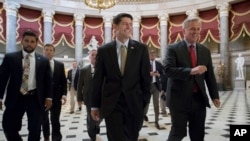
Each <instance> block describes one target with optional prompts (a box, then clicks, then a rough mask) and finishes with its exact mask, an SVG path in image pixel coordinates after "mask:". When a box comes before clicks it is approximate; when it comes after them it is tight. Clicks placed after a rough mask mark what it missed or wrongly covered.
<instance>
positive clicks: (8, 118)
mask: <svg viewBox="0 0 250 141" xmlns="http://www.w3.org/2000/svg"><path fill="white" fill-rule="evenodd" d="M42 110H43V109H42V108H41V106H40V105H39V101H38V97H37V94H36V93H34V95H26V96H23V95H22V94H21V93H20V94H19V96H18V99H17V102H16V104H15V105H13V106H12V107H6V109H5V111H4V113H3V121H2V126H3V130H4V134H5V136H6V138H7V140H8V141H22V138H21V136H20V135H19V131H20V130H21V129H22V118H23V115H24V113H26V114H27V118H28V131H29V135H28V141H40V134H41V123H42Z"/></svg>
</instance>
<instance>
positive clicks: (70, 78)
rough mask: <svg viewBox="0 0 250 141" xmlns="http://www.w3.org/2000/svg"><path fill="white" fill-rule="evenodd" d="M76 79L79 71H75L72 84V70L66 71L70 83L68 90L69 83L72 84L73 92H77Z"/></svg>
mask: <svg viewBox="0 0 250 141" xmlns="http://www.w3.org/2000/svg"><path fill="white" fill-rule="evenodd" d="M78 77H79V69H77V70H76V74H75V79H74V82H72V69H70V70H69V71H68V75H67V79H68V80H69V82H70V83H69V89H70V87H71V83H74V88H75V90H77V83H78Z"/></svg>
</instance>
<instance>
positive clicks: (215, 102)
mask: <svg viewBox="0 0 250 141" xmlns="http://www.w3.org/2000/svg"><path fill="white" fill-rule="evenodd" d="M213 103H214V106H215V107H217V108H219V107H220V100H219V99H214V100H213Z"/></svg>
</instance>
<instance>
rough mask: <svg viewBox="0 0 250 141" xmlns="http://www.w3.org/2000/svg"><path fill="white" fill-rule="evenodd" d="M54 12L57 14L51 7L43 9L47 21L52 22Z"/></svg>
mask: <svg viewBox="0 0 250 141" xmlns="http://www.w3.org/2000/svg"><path fill="white" fill-rule="evenodd" d="M54 14H55V11H54V10H51V9H43V11H42V15H43V18H44V21H45V22H52V18H53V16H54Z"/></svg>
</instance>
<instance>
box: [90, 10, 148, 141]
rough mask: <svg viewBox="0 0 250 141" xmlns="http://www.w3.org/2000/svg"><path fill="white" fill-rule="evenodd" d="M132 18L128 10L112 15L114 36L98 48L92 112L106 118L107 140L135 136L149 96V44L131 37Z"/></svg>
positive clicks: (131, 140) (134, 138) (97, 117)
mask: <svg viewBox="0 0 250 141" xmlns="http://www.w3.org/2000/svg"><path fill="white" fill-rule="evenodd" d="M132 20H133V17H132V16H131V15H130V14H127V13H120V14H118V15H117V16H115V17H114V19H113V27H114V30H115V36H116V39H115V40H114V41H112V42H110V43H107V44H105V45H103V46H101V47H99V48H98V51H97V52H98V53H97V57H96V66H95V74H94V78H93V88H94V89H93V92H92V97H91V99H92V100H91V116H92V118H93V119H94V120H96V121H98V120H100V118H101V117H103V118H104V119H105V123H106V129H107V137H108V140H109V141H137V140H138V136H139V131H140V129H141V127H142V124H143V115H144V114H143V111H144V110H143V109H144V108H145V106H146V104H147V103H149V99H150V90H149V89H150V83H151V77H150V74H149V72H150V63H149V54H148V48H147V46H146V45H144V44H142V43H140V42H137V41H134V40H132V39H130V38H131V35H132V29H133V26H132V23H133V22H132ZM122 56H123V57H122ZM125 58H126V59H125ZM124 65H125V67H124Z"/></svg>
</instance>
